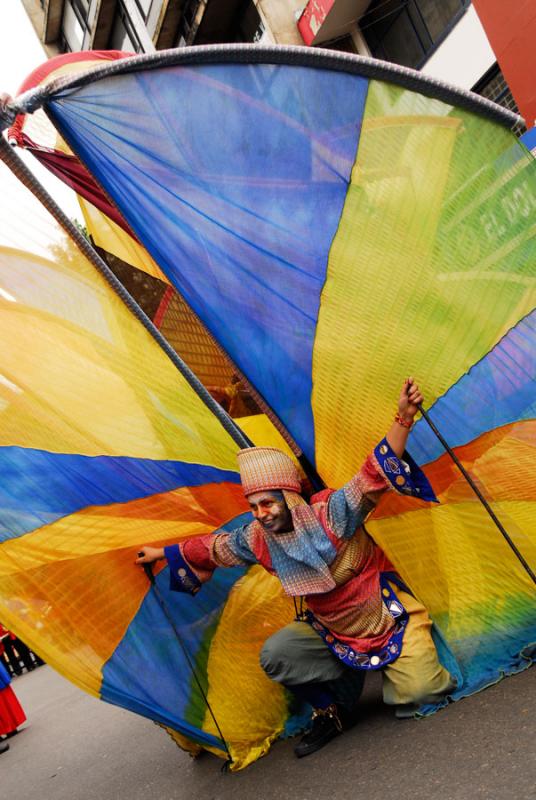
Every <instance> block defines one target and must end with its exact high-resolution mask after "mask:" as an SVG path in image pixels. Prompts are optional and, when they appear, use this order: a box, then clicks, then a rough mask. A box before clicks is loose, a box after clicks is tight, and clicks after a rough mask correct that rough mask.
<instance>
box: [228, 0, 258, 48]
mask: <svg viewBox="0 0 536 800" xmlns="http://www.w3.org/2000/svg"><path fill="white" fill-rule="evenodd" d="M263 35H264V25H263V24H262V20H261V18H260V15H259V12H258V11H257V7H256V6H255V5H254V3H252V2H251V0H248V2H246V4H245V5H242V6H241V7H240V9H239V11H238V15H237V26H236V34H235V38H234V41H235V42H260V41H261V39H262V37H263Z"/></svg>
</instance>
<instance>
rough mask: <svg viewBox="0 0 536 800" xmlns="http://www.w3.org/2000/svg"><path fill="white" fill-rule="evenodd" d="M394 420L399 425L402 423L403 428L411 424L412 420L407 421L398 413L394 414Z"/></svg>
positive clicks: (409, 426) (408, 427) (410, 426)
mask: <svg viewBox="0 0 536 800" xmlns="http://www.w3.org/2000/svg"><path fill="white" fill-rule="evenodd" d="M395 422H398V424H399V425H402V427H403V428H407V429H408V430H410V428H412V426H413V420H412V421H411V422H408V421H407V419H402V417H401V416H400V414H395Z"/></svg>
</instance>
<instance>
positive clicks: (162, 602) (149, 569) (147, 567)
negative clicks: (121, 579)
mask: <svg viewBox="0 0 536 800" xmlns="http://www.w3.org/2000/svg"><path fill="white" fill-rule="evenodd" d="M142 567H143V571H144V572H145V574H146V575H147V579H148V580H149V583H150V584H151V588H152V590H153V592H154V594H155V597H156V599H157V601H158V604H159V606H160V608H161V609H162V611H163V612H164V616H165V617H166V619H167V621H168V622H169V624H170V625H171V628H172V630H173V633H174V634H175V638H176V639H177V641H178V643H179V646H180V648H181V650H182V652H183V655H184V657H185V659H186V662H187V664H188V666H189V667H190V670H191V672H192V675H193V677H194V680H195V682H196V683H197V688H198V689H199V691H200V693H201V696H202V698H203V700H204V701H205V704H206V706H207V708H208V710H209V713H210V716H211V717H212V719H213V721H214V725H215V726H216V730H217V731H218V733H219V735H220V739H221V740H222V742H223V746H224V748H225V752H226V753H227V755H228V757H229V763H230V764H232V763H233V757H232V755H231V751H230V750H229V746H228V744H227V742H226V741H225V737H224V735H223V733H222V732H221V728H220V726H219V724H218V720H217V719H216V717H215V715H214V712H213V710H212V706H211V705H210V703H209V701H208V697H207V695H206V692H205V690H204V689H203V686H202V685H201V681H200V680H199V678H198V677H197V673H196V671H195V667H194V665H193V664H192V660H191V658H190V654H189V652H188V650H187V649H186V645H185V644H184V642H183V641H182V637H181V635H180V633H179V632H178V630H177V628H176V626H175V622H174V621H173V617H172V616H171V614H170V613H169V611H168V608H167V606H166V601H165V600H164V598H163V597H162V593H161V591H160V589H159V588H158V586H157V585H156V580H155V577H154V574H153V569H152V565H151V564H142Z"/></svg>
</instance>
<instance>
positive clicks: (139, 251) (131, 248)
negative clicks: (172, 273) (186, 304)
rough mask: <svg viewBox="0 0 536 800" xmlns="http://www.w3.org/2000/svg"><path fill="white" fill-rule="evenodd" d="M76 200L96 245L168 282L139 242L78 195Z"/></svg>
mask: <svg viewBox="0 0 536 800" xmlns="http://www.w3.org/2000/svg"><path fill="white" fill-rule="evenodd" d="M78 202H79V204H80V208H81V209H82V214H83V215H84V221H85V223H86V228H87V229H88V231H89V233H90V234H91V236H92V238H93V241H94V242H95V244H96V245H97V247H102V249H103V250H106V251H107V252H108V253H113V255H114V256H117V258H120V259H121V260H122V261H126V262H127V264H131V265H132V266H133V267H136V268H137V269H141V270H143V272H147V273H148V274H149V275H152V276H153V278H159V280H161V281H164V282H165V283H169V281H168V279H167V278H166V276H165V275H164V273H163V272H162V270H161V269H160V267H159V266H158V264H157V263H156V261H154V259H152V258H151V256H150V255H149V253H148V252H147V250H146V249H145V248H144V247H143V246H142V245H141V244H139V243H138V242H137V241H136V240H135V239H133V238H132V236H129V234H128V233H126V232H125V231H124V230H123V228H120V227H119V225H116V223H115V222H114V221H113V220H111V219H110V218H109V217H107V216H106V214H104V213H103V212H102V211H99V209H98V208H96V207H95V206H94V205H93V204H92V203H89V202H88V201H87V200H84V198H83V197H81V196H80V195H78Z"/></svg>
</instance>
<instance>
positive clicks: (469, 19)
mask: <svg viewBox="0 0 536 800" xmlns="http://www.w3.org/2000/svg"><path fill="white" fill-rule="evenodd" d="M495 61H496V57H495V53H494V52H493V50H492V49H491V45H490V43H489V41H488V37H487V36H486V32H485V31H484V28H483V27H482V23H481V22H480V20H479V18H478V16H477V13H476V11H475V9H474V8H473V6H471V7H470V8H469V9H468V10H467V12H466V13H465V14H464V15H463V17H462V18H461V19H460V21H459V22H458V24H457V25H456V26H455V28H453V30H452V31H451V33H450V34H449V35H448V36H447V38H446V39H445V41H444V42H443V43H442V44H441V45H440V46H439V47H438V49H437V50H436V51H435V53H433V54H432V55H431V56H430V58H429V59H428V61H427V62H426V64H425V65H424V67H423V68H422V70H421V72H423V73H424V74H425V75H431V76H432V77H434V78H440V79H441V80H444V81H447V82H448V83H452V84H454V85H455V86H460V87H461V88H462V89H471V88H472V87H473V86H474V85H475V83H476V82H477V81H478V80H480V78H481V77H482V76H483V75H484V74H485V73H486V72H487V71H488V69H489V68H490V67H491V66H492V65H493V64H494V63H495Z"/></svg>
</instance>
